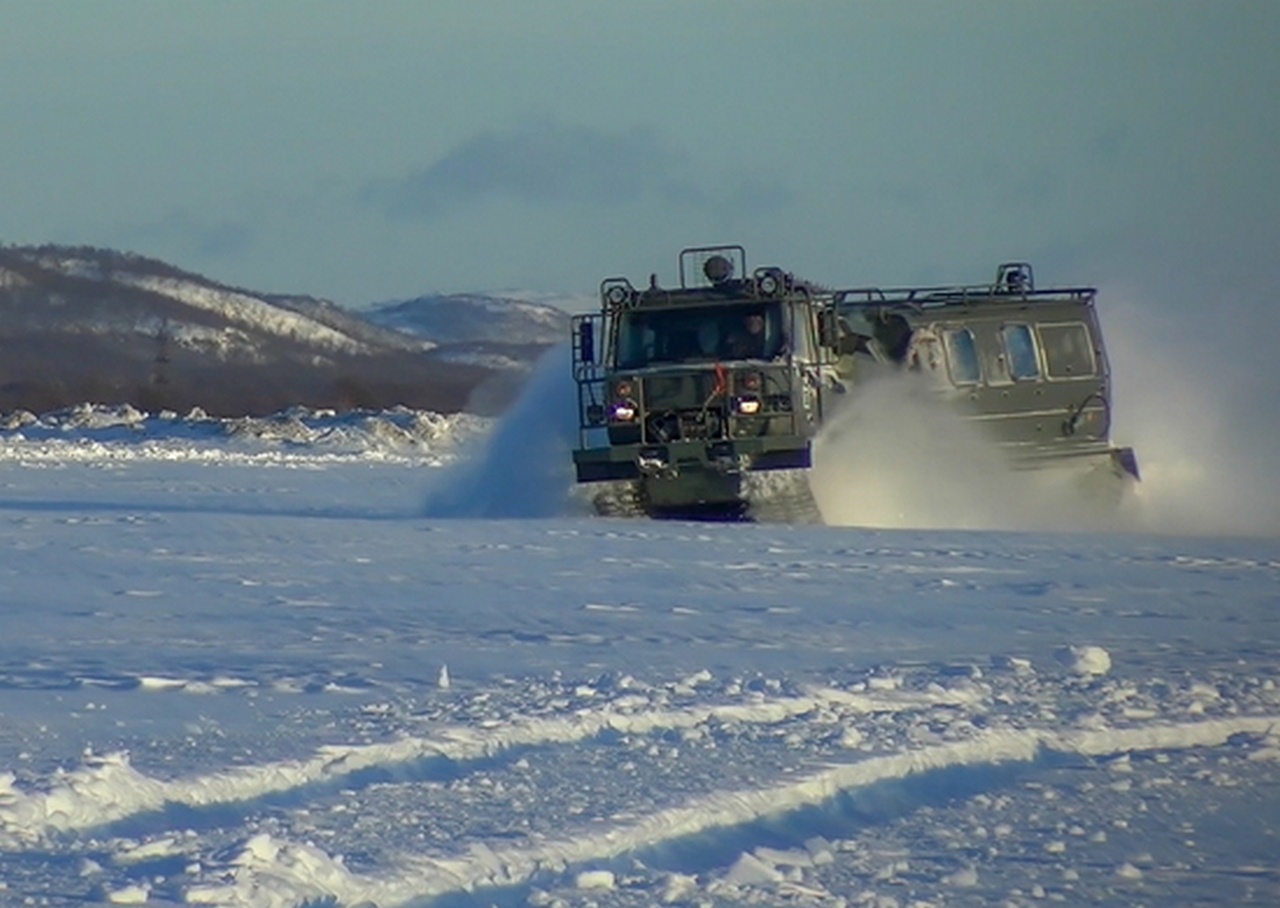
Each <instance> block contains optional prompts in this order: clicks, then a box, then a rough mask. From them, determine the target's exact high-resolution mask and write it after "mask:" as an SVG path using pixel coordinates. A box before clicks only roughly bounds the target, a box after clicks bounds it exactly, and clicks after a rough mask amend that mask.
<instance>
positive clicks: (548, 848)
mask: <svg viewBox="0 0 1280 908" xmlns="http://www.w3.org/2000/svg"><path fill="white" fill-rule="evenodd" d="M1277 724H1280V714H1277V715H1268V716H1239V717H1231V718H1225V719H1216V720H1210V721H1201V722H1183V723H1169V724H1165V723H1153V724H1151V725H1147V726H1141V727H1137V728H1128V729H1109V730H1105V731H1065V732H1064V731H1060V730H1056V729H1025V730H1009V729H997V730H991V731H987V732H984V733H981V734H979V735H978V736H976V737H975V738H973V739H971V740H966V741H959V742H954V743H947V744H940V745H934V746H927V747H922V748H919V749H916V750H906V751H902V752H899V753H894V754H888V755H884V756H879V757H871V758H869V759H865V760H861V761H859V762H856V763H852V764H848V765H842V766H836V767H833V768H830V769H826V770H822V771H819V772H815V773H813V774H811V775H809V776H807V777H804V778H802V779H800V780H798V781H796V782H792V783H788V784H786V785H780V786H774V787H768V788H761V789H752V790H743V791H725V792H719V793H715V794H712V795H709V796H707V797H704V798H701V799H698V800H695V801H693V802H692V803H689V804H687V805H685V806H683V807H678V808H673V809H668V810H661V811H658V812H656V813H653V814H650V815H648V816H644V817H642V818H640V819H639V820H637V821H635V822H633V823H628V824H621V825H618V826H615V827H614V828H612V829H605V830H599V829H594V830H591V831H590V832H588V833H584V834H582V835H579V836H575V837H568V838H564V839H560V840H557V841H549V842H544V843H539V844H535V845H532V846H511V845H499V846H497V847H490V846H482V845H473V846H472V847H471V849H470V850H469V851H468V852H467V853H465V854H459V855H455V856H453V857H448V858H435V859H423V858H406V859H405V860H404V861H403V863H402V864H401V865H400V866H397V867H394V868H391V869H389V870H386V871H383V872H382V873H378V874H358V873H352V872H350V871H349V870H347V868H346V867H345V866H344V865H343V862H342V861H341V860H340V859H335V858H333V857H330V856H329V855H327V854H325V853H324V852H323V851H322V850H321V849H319V848H316V847H315V846H314V845H309V844H294V843H286V842H280V841H277V840H275V839H273V838H272V837H270V836H269V835H259V836H255V837H253V838H252V839H250V840H249V841H248V842H247V843H246V845H245V846H244V848H243V849H242V850H241V852H240V853H239V854H238V855H237V856H236V857H235V858H234V859H233V861H232V862H231V864H230V866H229V867H228V868H227V869H226V870H225V871H224V872H223V877H224V879H222V880H220V881H217V882H212V883H209V884H199V885H196V886H193V887H191V888H190V889H189V890H188V892H187V900H188V901H189V902H193V903H199V904H219V905H228V906H241V905H243V906H272V908H285V906H293V905H299V904H301V903H303V902H305V901H307V900H310V899H317V898H335V899H337V900H338V901H339V902H341V903H343V904H358V903H363V902H372V903H375V904H378V905H382V906H390V905H402V904H406V903H409V902H413V901H417V900H420V899H430V898H435V897H439V896H442V895H445V894H448V893H452V892H471V891H474V890H476V889H483V888H488V887H504V886H512V885H517V884H521V883H525V882H527V881H529V880H530V879H531V878H533V877H534V876H535V875H536V874H537V873H539V871H542V870H544V869H547V868H560V869H563V868H565V867H571V866H579V865H584V864H590V863H601V862H608V861H611V860H613V859H615V858H617V857H619V856H620V855H623V854H627V853H631V852H636V851H643V850H644V849H646V848H652V847H654V846H657V845H659V844H661V843H664V842H671V841H674V840H678V839H681V838H684V837H687V836H692V835H696V834H699V833H704V832H706V831H708V830H714V829H720V828H725V827H733V826H740V825H743V824H746V823H750V822H753V821H756V820H760V819H763V818H765V817H776V816H778V815H781V814H785V813H789V812H792V811H795V810H798V809H800V808H803V807H809V806H815V805H819V804H822V803H823V802H825V801H827V800H829V799H830V798H832V797H834V796H835V795H837V794H839V793H841V792H848V791H851V790H854V789H858V788H862V787H866V786H870V785H873V784H876V783H879V782H884V781H889V780H898V779H905V778H907V777H909V776H919V775H924V774H928V773H933V772H939V771H942V770H946V769H950V768H953V767H961V766H965V767H973V766H997V765H1002V764H1008V763H1029V762H1033V761H1036V760H1040V759H1043V758H1044V757H1045V756H1047V755H1049V754H1075V755H1080V756H1088V757H1098V756H1105V755H1110V754H1123V753H1130V752H1140V751H1150V750H1171V749H1188V748H1196V747H1211V746H1216V745H1220V744H1223V743H1225V742H1226V741H1227V740H1228V739H1229V738H1231V737H1232V736H1234V735H1239V734H1249V735H1266V734H1268V733H1270V732H1271V731H1272V730H1273V729H1274V728H1276V726H1277Z"/></svg>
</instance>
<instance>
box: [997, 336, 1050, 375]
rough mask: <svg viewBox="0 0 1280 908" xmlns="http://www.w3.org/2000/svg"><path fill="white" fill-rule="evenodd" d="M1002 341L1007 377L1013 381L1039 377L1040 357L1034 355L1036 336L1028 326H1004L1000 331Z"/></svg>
mask: <svg viewBox="0 0 1280 908" xmlns="http://www.w3.org/2000/svg"><path fill="white" fill-rule="evenodd" d="M1000 335H1001V337H1002V338H1003V340H1004V351H1005V356H1006V362H1008V364H1009V376H1010V377H1011V378H1012V379H1013V380H1014V381H1026V380H1028V379H1033V378H1039V377H1040V357H1039V356H1037V355H1036V336H1035V334H1034V333H1032V331H1031V326H1030V325H1005V326H1003V327H1002V328H1001V329H1000Z"/></svg>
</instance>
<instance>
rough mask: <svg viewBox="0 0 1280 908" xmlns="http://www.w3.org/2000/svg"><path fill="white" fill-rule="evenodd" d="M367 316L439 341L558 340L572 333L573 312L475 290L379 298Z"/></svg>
mask: <svg viewBox="0 0 1280 908" xmlns="http://www.w3.org/2000/svg"><path fill="white" fill-rule="evenodd" d="M366 315H367V316H368V318H369V320H370V321H372V322H374V323H375V324H378V325H384V326H386V327H389V328H395V329H397V330H399V331H405V332H407V333H409V334H414V335H418V336H420V337H423V338H426V339H429V340H431V341H432V342H434V343H437V344H456V343H463V342H477V341H482V342H488V343H497V344H545V345H551V344H558V343H563V342H564V341H565V339H566V338H567V337H568V335H569V315H568V313H567V312H565V310H564V309H563V308H561V307H558V306H554V305H549V304H547V303H545V302H538V301H535V300H533V299H530V298H528V296H486V295H482V294H475V293H455V294H447V295H428V296H420V297H417V298H416V299H411V300H401V301H399V302H388V303H381V304H379V305H377V306H373V307H371V308H370V309H369V310H367V312H366Z"/></svg>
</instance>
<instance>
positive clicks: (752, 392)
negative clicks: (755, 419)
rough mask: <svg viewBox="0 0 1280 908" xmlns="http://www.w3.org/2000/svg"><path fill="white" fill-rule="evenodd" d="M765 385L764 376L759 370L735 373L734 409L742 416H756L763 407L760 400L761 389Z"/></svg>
mask: <svg viewBox="0 0 1280 908" xmlns="http://www.w3.org/2000/svg"><path fill="white" fill-rule="evenodd" d="M763 385H764V376H762V375H761V374H760V373H759V372H751V371H744V372H738V373H737V374H736V375H734V380H733V389H734V392H735V394H734V398H733V411H734V412H735V413H737V414H738V415H740V416H755V415H756V414H757V413H759V412H760V410H761V409H762V408H763V405H762V404H761V401H760V389H761V388H762V387H763Z"/></svg>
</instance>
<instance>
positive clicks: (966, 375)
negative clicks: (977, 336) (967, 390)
mask: <svg viewBox="0 0 1280 908" xmlns="http://www.w3.org/2000/svg"><path fill="white" fill-rule="evenodd" d="M943 343H944V344H945V345H946V348H947V369H948V371H949V372H950V373H951V380H952V381H953V382H955V383H956V384H957V385H973V384H977V383H978V379H979V378H980V377H981V371H980V370H979V368H978V350H977V348H976V347H975V346H974V343H973V332H972V331H970V330H969V329H968V328H952V329H950V330H948V331H944V332H943Z"/></svg>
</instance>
